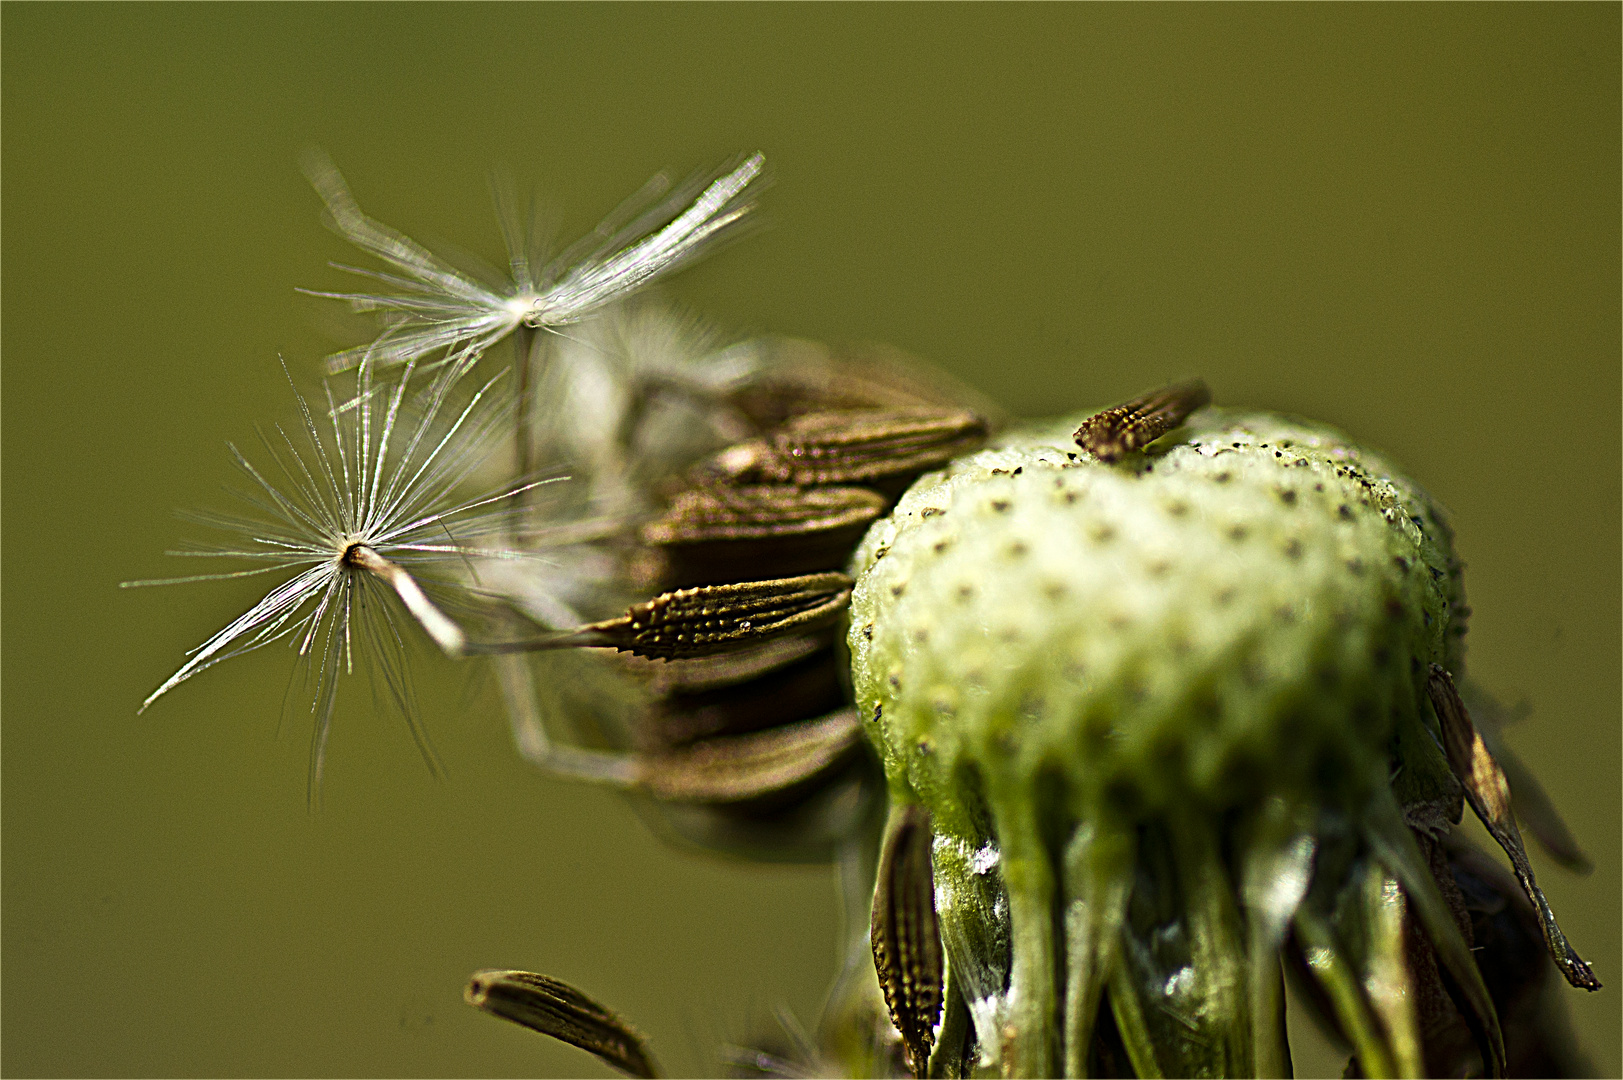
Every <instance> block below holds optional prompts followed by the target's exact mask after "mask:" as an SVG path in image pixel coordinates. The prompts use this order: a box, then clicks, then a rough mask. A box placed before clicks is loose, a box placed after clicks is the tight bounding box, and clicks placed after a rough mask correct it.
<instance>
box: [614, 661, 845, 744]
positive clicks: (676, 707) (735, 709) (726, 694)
mask: <svg viewBox="0 0 1623 1080" xmlns="http://www.w3.org/2000/svg"><path fill="white" fill-rule="evenodd" d="M666 663H667V664H675V663H681V661H678V660H672V661H667V662H666ZM844 703H845V688H844V686H843V684H842V683H841V681H840V665H839V659H838V653H837V652H836V651H835V649H834V647H833V644H832V643H830V644H829V645H828V646H827V647H825V648H823V649H822V650H821V651H819V652H817V653H814V654H812V655H810V656H804V657H802V658H800V659H799V660H798V661H797V662H794V663H790V664H787V665H784V666H779V667H774V668H772V669H771V670H770V671H767V672H766V673H764V674H762V675H761V676H759V677H757V678H754V679H748V680H740V681H738V682H734V683H732V684H730V685H726V686H718V687H714V688H710V689H703V690H680V691H673V692H669V693H667V694H665V695H664V696H663V697H662V698H661V699H660V700H659V701H658V702H656V703H655V704H654V705H653V706H652V707H651V708H650V709H649V711H648V713H647V715H646V717H645V718H644V722H643V723H641V724H640V725H638V733H639V738H640V739H641V740H642V743H643V745H647V746H660V747H673V746H681V745H683V744H684V743H689V742H692V741H693V740H695V739H703V738H710V737H712V736H716V735H738V734H742V733H744V732H747V731H760V730H762V729H763V728H769V727H774V726H776V725H780V724H790V723H794V722H796V721H799V720H806V719H809V718H811V717H814V716H822V715H823V714H825V713H828V712H831V711H832V710H834V709H837V708H839V707H840V706H841V705H842V704H844Z"/></svg>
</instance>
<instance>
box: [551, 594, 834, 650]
mask: <svg viewBox="0 0 1623 1080" xmlns="http://www.w3.org/2000/svg"><path fill="white" fill-rule="evenodd" d="M851 584H852V582H851V579H850V578H849V577H847V576H845V575H844V574H805V575H802V576H800V577H789V578H774V579H772V580H770V581H746V582H740V583H736V584H732V585H703V586H700V587H698V588H693V589H677V590H675V591H674V592H667V593H661V594H660V595H659V596H656V597H654V598H653V599H652V600H649V601H647V602H646V603H642V604H634V605H632V607H631V609H630V610H629V611H628V612H627V613H626V614H625V615H623V616H621V617H620V618H618V619H609V620H606V621H604V622H599V623H592V624H590V625H588V626H583V627H581V629H580V630H578V631H576V632H575V633H572V634H570V635H568V636H567V637H566V638H560V639H558V640H557V641H556V642H555V643H554V644H556V645H585V646H592V645H607V646H612V647H614V648H616V649H620V650H621V651H623V652H633V653H636V654H637V655H639V656H650V657H662V658H665V659H681V658H684V657H692V656H706V655H709V654H711V653H718V652H726V651H729V650H732V649H739V648H745V647H748V646H751V645H756V644H759V643H762V642H765V641H767V640H770V639H772V638H775V637H779V636H781V635H784V634H791V633H804V632H806V631H808V630H815V629H819V628H821V627H824V626H829V625H832V624H833V623H834V622H835V621H836V620H837V619H838V618H839V617H840V613H841V612H842V611H844V610H845V608H846V606H847V605H848V604H849V603H850V602H851Z"/></svg>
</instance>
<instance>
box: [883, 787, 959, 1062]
mask: <svg viewBox="0 0 1623 1080" xmlns="http://www.w3.org/2000/svg"><path fill="white" fill-rule="evenodd" d="M930 838H931V832H930V813H929V811H927V810H925V809H924V808H923V807H921V806H908V807H905V808H903V809H902V810H900V811H899V820H898V821H897V822H896V824H895V826H894V827H893V828H892V829H891V833H890V836H889V838H888V839H887V840H886V841H885V848H884V851H883V853H882V854H881V855H880V860H879V874H878V880H877V882H876V883H875V886H874V899H873V925H872V931H871V932H872V941H873V961H874V969H875V970H876V971H878V973H879V985H880V987H881V989H883V990H884V992H885V1004H886V1005H887V1006H889V1008H890V1019H891V1023H893V1024H895V1025H896V1030H897V1031H899V1032H900V1033H901V1036H902V1048H903V1049H904V1050H905V1051H906V1053H907V1065H908V1068H909V1069H911V1070H912V1071H913V1075H914V1076H916V1077H922V1076H923V1075H924V1073H925V1069H926V1068H927V1067H928V1065H929V1061H930V1047H931V1046H932V1045H933V1044H934V1043H935V1025H936V1020H937V1018H938V1017H939V1016H940V1015H941V982H942V964H941V929H940V926H939V924H938V923H937V922H936V913H935V879H934V875H933V872H932V870H931V866H930V842H931V839H930Z"/></svg>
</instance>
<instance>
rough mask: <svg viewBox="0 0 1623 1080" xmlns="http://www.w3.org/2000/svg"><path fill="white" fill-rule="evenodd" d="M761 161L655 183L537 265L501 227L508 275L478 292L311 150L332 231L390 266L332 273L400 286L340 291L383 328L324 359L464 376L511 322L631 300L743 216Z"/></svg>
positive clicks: (514, 325) (547, 323)
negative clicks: (372, 209) (378, 214)
mask: <svg viewBox="0 0 1623 1080" xmlns="http://www.w3.org/2000/svg"><path fill="white" fill-rule="evenodd" d="M764 165H765V158H764V157H762V155H760V154H758V153H757V154H754V155H751V156H750V157H748V158H746V159H745V160H744V161H743V162H742V163H739V164H737V165H735V166H732V167H730V168H729V169H728V170H726V171H725V172H723V173H721V174H719V175H710V176H705V175H700V176H696V177H694V178H693V179H691V180H689V181H688V182H687V183H684V184H682V185H681V186H679V187H677V188H676V189H675V190H668V189H669V181H668V180H667V179H666V177H665V176H664V174H663V173H662V174H660V175H658V176H655V177H654V178H653V179H652V180H650V181H649V182H648V183H647V184H645V185H643V188H642V189H641V190H640V191H638V192H637V194H635V195H633V196H632V197H631V198H630V199H628V200H626V202H625V203H623V204H622V205H621V206H620V208H619V209H618V210H616V211H615V213H614V214H612V215H610V216H609V217H608V218H607V219H606V220H604V221H603V222H602V224H600V225H599V226H598V227H597V228H596V229H595V230H594V231H593V232H592V233H590V234H589V235H588V236H586V237H584V238H582V239H581V240H579V241H577V242H576V243H575V244H573V245H571V246H570V247H569V248H567V249H565V250H564V251H563V252H561V253H560V254H559V255H558V256H557V257H556V258H554V259H552V260H551V261H550V262H546V263H545V264H543V265H541V266H535V265H533V262H534V261H537V260H532V258H531V257H530V254H529V252H528V242H527V241H526V240H525V239H524V238H523V236H522V235H520V233H521V230H519V229H518V228H516V227H514V226H513V225H511V223H508V224H507V225H506V226H505V228H504V231H505V232H506V239H507V245H508V256H509V264H510V274H511V277H510V279H509V280H506V281H502V282H500V283H499V284H494V285H487V284H482V283H480V282H478V281H475V280H474V279H473V278H471V277H469V276H468V275H467V274H465V273H463V272H462V271H460V270H457V269H455V268H453V267H452V266H450V265H449V264H448V263H447V262H445V261H444V260H443V259H441V258H439V257H438V256H436V255H435V254H433V253H432V252H431V251H429V250H428V249H427V248H425V247H423V246H422V245H421V244H418V243H417V242H416V241H414V240H412V239H410V238H409V237H406V236H404V235H402V234H400V233H398V232H396V231H395V230H393V229H391V228H389V227H388V226H386V225H383V224H381V223H380V222H377V221H374V220H373V219H372V218H370V217H367V216H366V214H364V213H363V212H362V211H361V208H360V207H359V206H358V205H357V204H356V202H355V199H354V197H353V196H352V195H351V194H350V192H349V188H348V187H346V186H345V184H344V179H343V177H342V176H341V175H339V173H338V170H337V169H336V168H335V167H334V166H333V164H332V162H331V161H330V160H328V159H327V158H326V157H325V156H324V155H322V154H320V153H318V152H312V153H311V154H309V155H308V156H307V158H306V161H305V172H306V174H307V175H308V176H309V178H310V182H311V183H312V184H314V185H315V188H316V191H317V192H318V193H319V194H320V195H321V198H322V201H323V202H325V203H326V204H327V211H328V213H330V214H331V215H332V224H333V226H334V227H335V228H336V229H337V231H338V232H339V233H341V234H342V235H343V236H344V237H345V239H347V240H349V241H350V242H351V243H353V244H355V245H356V246H357V247H359V248H361V249H363V250H365V251H367V252H369V253H370V254H372V255H374V256H376V257H377V258H378V259H380V260H382V261H383V262H384V263H386V264H388V266H389V267H390V270H388V271H378V270H366V269H360V268H357V267H349V266H342V267H340V269H344V270H349V271H351V272H352V273H356V274H361V275H363V276H366V277H371V278H375V279H377V280H378V281H382V282H384V283H385V284H387V285H390V286H393V287H394V288H395V289H396V290H397V291H395V292H387V293H338V292H316V291H314V290H307V291H310V292H311V293H312V295H315V296H326V297H331V298H333V299H337V300H347V301H349V303H350V305H351V306H352V307H353V308H354V309H355V310H357V311H370V312H378V313H380V314H381V315H382V316H383V317H384V319H385V320H386V321H387V322H388V323H389V327H388V329H386V330H385V331H384V332H383V334H382V336H380V337H379V338H378V339H377V340H376V341H374V342H373V343H372V344H370V345H367V346H363V347H360V348H356V349H348V350H345V351H343V352H339V353H336V354H334V355H333V356H331V357H329V358H328V364H329V365H330V367H331V368H332V370H334V371H342V370H345V369H347V368H350V367H354V366H355V365H356V364H358V363H360V362H361V360H362V358H363V357H368V356H370V357H371V358H372V360H373V362H375V363H377V364H378V365H380V366H386V365H394V364H403V363H407V362H410V361H414V360H420V359H423V358H425V357H428V356H430V355H432V354H434V353H437V352H441V351H442V350H443V358H442V362H448V363H450V364H451V365H452V367H453V369H455V370H458V371H462V370H466V368H467V367H468V366H469V365H471V364H472V362H473V361H474V360H475V359H477V358H478V356H479V355H480V354H482V353H483V352H484V351H485V350H486V349H488V348H490V347H491V346H492V345H494V344H496V343H497V342H498V341H500V340H502V339H503V338H505V337H507V336H508V335H509V334H511V333H513V332H514V331H515V330H517V329H518V328H519V327H521V326H523V327H529V328H531V329H548V328H553V327H558V326H564V325H567V324H570V323H574V322H578V321H579V320H581V319H584V318H586V317H587V316H590V315H592V314H594V313H596V312H597V311H599V310H601V309H602V308H603V307H605V306H606V305H608V304H610V303H612V302H614V301H615V300H618V299H621V298H623V297H625V296H628V295H630V294H631V293H633V292H635V291H636V290H638V289H640V288H642V287H643V286H645V285H648V284H651V283H652V282H654V281H655V280H656V279H658V278H660V277H663V276H664V275H665V274H667V273H669V272H671V271H672V270H674V269H676V268H677V267H679V266H681V265H683V264H684V263H686V262H688V261H689V260H691V259H693V258H695V257H696V256H698V255H699V254H701V253H702V252H703V251H705V250H706V249H708V248H710V247H711V246H713V245H714V244H715V243H716V242H717V241H719V240H721V239H722V238H723V237H724V236H726V235H727V234H728V233H731V232H733V231H735V227H736V226H737V225H738V223H739V222H740V221H742V220H743V219H744V218H745V217H746V215H748V214H749V212H750V210H751V209H752V207H753V202H752V197H753V192H751V191H750V190H749V189H750V185H751V184H752V183H753V182H754V181H755V180H756V179H757V178H758V177H759V176H760V175H761V171H762V169H763V167H764Z"/></svg>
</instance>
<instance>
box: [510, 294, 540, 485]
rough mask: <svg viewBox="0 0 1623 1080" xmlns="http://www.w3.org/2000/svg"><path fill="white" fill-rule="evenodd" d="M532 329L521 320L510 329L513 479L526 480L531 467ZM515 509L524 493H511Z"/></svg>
mask: <svg viewBox="0 0 1623 1080" xmlns="http://www.w3.org/2000/svg"><path fill="white" fill-rule="evenodd" d="M535 338H536V332H535V331H534V330H533V329H531V328H530V327H528V326H525V325H524V324H523V323H520V324H519V326H518V328H517V329H515V330H514V331H513V372H514V374H515V375H516V376H517V377H516V378H515V379H514V380H513V382H514V384H515V386H516V387H517V389H516V390H515V394H516V396H517V398H518V400H517V402H516V403H515V406H514V407H515V408H516V409H517V415H516V416H514V418H513V473H514V476H513V479H514V481H515V482H517V483H526V482H528V481H529V478H530V473H531V471H532V470H533V468H534V465H533V464H532V460H531V459H532V457H533V456H534V448H533V447H532V445H531V439H530V411H531V410H530V395H531V393H532V389H531V386H530V382H531V378H532V369H533V368H534V366H535V365H534V363H533V360H534V358H533V357H532V356H531V353H532V352H533V351H534V349H535ZM513 498H514V500H515V504H516V505H515V509H517V508H519V507H520V506H522V504H523V501H524V500H525V494H523V493H521V494H518V495H515V496H514V497H513Z"/></svg>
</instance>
